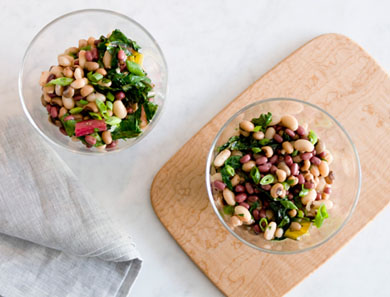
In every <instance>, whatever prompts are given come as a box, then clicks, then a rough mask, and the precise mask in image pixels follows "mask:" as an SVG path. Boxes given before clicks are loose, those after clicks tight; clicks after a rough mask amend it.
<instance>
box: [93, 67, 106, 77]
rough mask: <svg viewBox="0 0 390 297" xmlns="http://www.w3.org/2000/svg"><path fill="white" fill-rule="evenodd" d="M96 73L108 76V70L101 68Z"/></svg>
mask: <svg viewBox="0 0 390 297" xmlns="http://www.w3.org/2000/svg"><path fill="white" fill-rule="evenodd" d="M95 72H96V73H99V74H101V75H103V76H106V75H107V71H106V69H104V68H99V69H98V70H96V71H95Z"/></svg>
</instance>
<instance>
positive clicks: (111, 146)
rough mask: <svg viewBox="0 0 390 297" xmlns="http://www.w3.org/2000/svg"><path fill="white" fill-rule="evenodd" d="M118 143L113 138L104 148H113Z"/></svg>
mask: <svg viewBox="0 0 390 297" xmlns="http://www.w3.org/2000/svg"><path fill="white" fill-rule="evenodd" d="M117 144H118V140H113V141H112V142H111V143H110V144H107V146H106V148H114V147H116V146H117Z"/></svg>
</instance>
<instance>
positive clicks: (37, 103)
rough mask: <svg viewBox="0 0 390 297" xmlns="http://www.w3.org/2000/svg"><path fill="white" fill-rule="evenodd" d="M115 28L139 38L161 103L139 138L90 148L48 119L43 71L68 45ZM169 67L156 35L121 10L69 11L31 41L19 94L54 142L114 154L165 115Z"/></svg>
mask: <svg viewBox="0 0 390 297" xmlns="http://www.w3.org/2000/svg"><path fill="white" fill-rule="evenodd" d="M115 29H119V30H121V31H122V32H123V33H124V34H125V35H127V36H129V37H130V38H131V39H133V40H135V41H136V42H137V43H138V44H139V45H140V46H141V52H142V53H143V54H144V64H143V66H144V68H145V70H146V72H147V73H148V76H149V77H150V79H151V80H152V82H153V83H154V84H155V87H154V92H155V98H154V102H155V103H156V104H158V105H159V108H158V110H157V113H156V115H155V117H154V118H153V121H152V122H151V123H150V124H149V125H148V126H147V127H146V128H145V130H144V132H143V133H142V134H141V135H140V136H138V137H137V138H132V139H128V140H126V141H124V140H120V141H119V142H118V145H117V146H116V147H115V148H114V149H110V150H98V149H96V148H93V149H89V148H87V147H85V146H84V145H83V144H82V143H81V142H73V141H72V140H71V139H70V137H68V136H65V135H63V134H61V133H60V131H59V130H58V127H56V126H54V125H53V124H51V123H49V122H48V115H47V111H46V109H45V108H44V107H43V106H42V104H41V99H40V98H41V94H42V91H41V87H40V85H39V78H40V76H41V72H42V71H45V70H48V69H49V68H50V66H51V65H57V56H58V55H59V54H61V53H63V52H64V51H65V50H66V49H67V48H69V47H72V46H77V45H78V41H79V39H88V37H90V36H93V37H95V38H99V37H100V36H101V35H105V36H106V35H107V34H108V33H110V32H112V31H113V30H115ZM167 72H168V70H167V64H166V61H165V58H164V55H163V53H162V51H161V49H160V47H159V45H158V44H157V42H156V41H155V40H154V38H153V37H152V35H151V34H150V33H149V32H148V31H146V29H145V28H143V27H142V26H141V25H140V24H139V23H137V22H136V21H134V20H132V19H131V18H129V17H127V16H125V15H122V14H119V13H117V12H113V11H108V10H101V9H86V10H79V11H74V12H71V13H68V14H65V15H63V16H61V17H59V18H57V19H55V20H53V21H52V22H50V23H49V24H47V25H46V26H45V27H43V29H42V30H41V31H39V32H38V34H37V35H36V36H35V37H34V39H33V40H32V41H31V43H30V45H29V46H28V48H27V50H26V53H25V55H24V58H23V63H22V68H21V70H20V73H19V96H20V100H21V102H22V106H23V110H24V112H25V114H26V116H27V118H28V119H29V121H30V123H31V124H32V125H33V126H34V128H35V129H36V130H37V131H38V132H39V134H41V135H42V136H43V138H45V139H46V140H48V141H49V142H50V143H53V144H55V145H57V146H60V147H62V148H65V149H68V150H70V151H72V152H78V153H84V154H96V153H111V152H118V151H121V150H123V149H125V148H128V147H130V146H132V145H134V144H135V143H137V142H138V141H140V140H141V139H142V138H144V137H145V136H146V135H147V134H148V133H149V132H150V131H151V130H152V129H153V127H154V126H155V125H156V123H157V122H158V119H159V118H160V116H161V111H162V109H163V107H164V103H165V100H166V94H167V82H168V73H167Z"/></svg>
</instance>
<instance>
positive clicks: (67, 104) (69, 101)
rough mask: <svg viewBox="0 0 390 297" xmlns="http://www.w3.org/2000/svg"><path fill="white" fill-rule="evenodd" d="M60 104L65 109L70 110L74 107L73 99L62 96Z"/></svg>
mask: <svg viewBox="0 0 390 297" xmlns="http://www.w3.org/2000/svg"><path fill="white" fill-rule="evenodd" d="M62 103H63V104H64V107H65V108H66V109H68V110H69V109H72V108H73V107H74V100H73V98H67V97H64V96H62Z"/></svg>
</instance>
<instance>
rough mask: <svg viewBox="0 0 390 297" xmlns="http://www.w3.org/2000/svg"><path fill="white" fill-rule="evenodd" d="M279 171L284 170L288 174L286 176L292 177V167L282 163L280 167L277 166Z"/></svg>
mask: <svg viewBox="0 0 390 297" xmlns="http://www.w3.org/2000/svg"><path fill="white" fill-rule="evenodd" d="M277 167H278V168H279V169H282V170H284V171H285V172H286V176H290V175H291V170H290V167H288V166H287V164H286V163H285V162H284V161H282V162H279V164H278V166H277Z"/></svg>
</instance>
